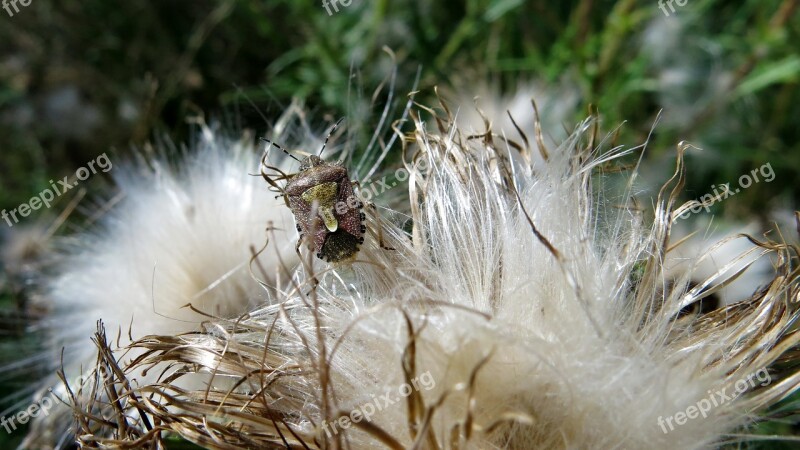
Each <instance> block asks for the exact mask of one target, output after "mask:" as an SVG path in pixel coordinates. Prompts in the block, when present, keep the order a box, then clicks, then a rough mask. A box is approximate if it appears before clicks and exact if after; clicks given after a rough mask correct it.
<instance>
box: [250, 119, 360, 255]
mask: <svg viewBox="0 0 800 450" xmlns="http://www.w3.org/2000/svg"><path fill="white" fill-rule="evenodd" d="M342 120H343V119H340V120H339V121H338V122H336V124H335V125H334V126H333V128H332V129H331V131H330V132H329V133H328V136H327V137H326V138H325V142H324V143H323V144H322V149H321V150H320V151H319V154H317V155H309V156H307V157H305V158H303V159H302V160H300V159H297V158H296V157H295V156H294V155H292V154H291V153H289V152H288V151H286V150H285V149H283V148H282V147H281V146H280V145H277V144H275V143H273V142H272V141H269V140H268V139H264V138H261V139H262V140H263V141H266V142H267V143H268V144H269V145H274V146H275V147H277V148H278V149H280V150H282V151H283V152H284V153H286V154H287V155H289V156H290V157H292V158H293V159H295V160H296V161H298V162H299V163H300V171H299V172H297V173H296V174H292V175H288V174H285V173H284V172H282V171H280V170H279V169H277V168H275V167H271V166H267V165H266V164H265V161H266V157H267V154H266V152H265V154H264V157H263V158H262V160H261V163H262V164H261V165H262V168H261V176H263V177H264V179H265V180H266V181H267V183H269V184H270V185H271V186H272V187H274V188H276V189H277V191H278V192H280V193H281V194H282V196H283V198H284V201H285V202H286V206H288V207H289V209H291V211H292V214H293V215H294V219H295V222H296V226H297V231H298V232H299V233H300V239H299V240H298V241H297V246H296V250H297V251H298V253H299V252H300V245H301V244H302V242H303V240H304V239H308V246H309V248H310V249H311V250H313V251H314V252H315V253H316V256H317V258H319V259H322V260H324V261H327V262H330V263H339V262H346V261H349V260H352V259H354V258H355V256H356V254H357V253H358V251H359V246H360V245H361V244H363V243H364V234H365V233H366V231H367V228H366V226H365V225H364V221H365V219H366V217H365V215H364V213H363V212H362V208H363V207H364V204H363V203H362V202H361V201H360V200H359V199H358V198H357V197H356V194H355V191H354V190H353V185H354V184H356V183H355V182H353V181H351V180H350V177H349V176H348V174H347V169H346V168H345V167H344V166H343V165H342V164H341V163H340V162H336V163H329V162H326V161H324V160H323V159H322V158H321V157H320V156H321V155H322V152H323V151H325V146H326V145H327V144H328V139H330V137H331V135H332V134H333V133H334V131H336V128H337V127H338V126H339V124H340V123H341V122H342ZM264 167H266V168H268V169H271V170H275V171H276V172H278V173H279V174H280V176H279V177H274V178H272V177H270V176H269V175H268V174H267V173H265V172H264ZM276 180H286V184H285V185H284V186H283V187H280V186H279V185H278V184H277V183H276Z"/></svg>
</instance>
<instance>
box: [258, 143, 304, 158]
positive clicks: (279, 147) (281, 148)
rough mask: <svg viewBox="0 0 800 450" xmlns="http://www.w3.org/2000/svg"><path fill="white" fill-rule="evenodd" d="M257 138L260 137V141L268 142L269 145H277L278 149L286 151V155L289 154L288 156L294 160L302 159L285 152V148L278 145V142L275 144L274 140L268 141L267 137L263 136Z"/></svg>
mask: <svg viewBox="0 0 800 450" xmlns="http://www.w3.org/2000/svg"><path fill="white" fill-rule="evenodd" d="M259 139H261V140H262V141H264V142H266V143H267V144H269V145H274V146H275V147H278V149H279V150H282V151H283V153H286V154H287V155H289V156H290V157H291V158H292V159H293V160H295V161H297V162H302V161H300V160H299V159H297V157H296V156H294V155H293V154H291V153H289V152H287V151H286V149H285V148H283V147H281V146H280V145H278V144H276V143H274V142H272V141H270V140H269V139H267V138H263V137H262V138H259Z"/></svg>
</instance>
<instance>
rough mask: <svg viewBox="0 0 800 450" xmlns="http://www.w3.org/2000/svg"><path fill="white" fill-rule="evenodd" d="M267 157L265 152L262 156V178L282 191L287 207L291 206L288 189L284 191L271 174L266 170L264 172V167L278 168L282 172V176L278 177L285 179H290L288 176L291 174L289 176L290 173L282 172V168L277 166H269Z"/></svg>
mask: <svg viewBox="0 0 800 450" xmlns="http://www.w3.org/2000/svg"><path fill="white" fill-rule="evenodd" d="M266 159H267V155H266V153H265V154H264V156H263V157H262V158H261V177H262V178H264V180H265V181H266V182H267V183H269V185H270V186H272V187H274V188H275V189H277V190H278V192H280V193H281V195H283V202H284V203H286V207H287V208H289V197H288V196H287V195H286V191H284V190H283V188H282V187H280V186H278V183H276V182H275V180H273V179H272V178H270V176H269V174H267V173H266V172H264V167H266V168H268V169H272V170H276V171H277V172H278V173H280V174H281V176H280V177H278V179H283V180H285V179H288V178H289V176H288V175H286V174H285V173H283V172H282V171H281V170H280V169H278V168H277V167H272V166H268V165H266ZM276 198H277V197H276Z"/></svg>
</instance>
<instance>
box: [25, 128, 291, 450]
mask: <svg viewBox="0 0 800 450" xmlns="http://www.w3.org/2000/svg"><path fill="white" fill-rule="evenodd" d="M254 141H255V139H254V137H253V136H252V135H250V136H240V137H239V138H237V139H234V138H230V137H228V136H226V135H225V134H224V133H221V132H218V131H216V130H212V129H211V128H209V127H207V126H205V125H202V129H201V133H199V135H198V138H197V142H196V143H195V145H194V146H193V148H192V149H191V151H186V152H183V154H182V155H174V154H172V155H169V157H171V158H173V160H174V159H177V162H169V161H168V159H167V158H168V156H166V155H163V154H162V155H156V156H150V157H144V156H141V157H140V158H139V159H138V160H136V161H126V162H122V161H114V163H115V166H114V170H113V171H112V174H113V176H114V180H115V182H116V185H117V188H118V194H117V198H118V199H119V201H118V202H114V204H113V206H112V207H111V208H110V209H109V211H108V212H107V213H106V214H104V215H103V217H102V218H101V220H100V221H99V223H98V224H97V226H95V227H92V228H90V229H89V230H86V231H84V232H82V233H78V234H75V235H72V236H69V237H66V238H62V240H61V241H60V242H58V246H59V251H58V253H59V265H58V266H57V267H55V268H54V269H53V270H54V275H53V276H52V277H50V278H48V279H47V281H46V286H45V292H44V293H43V294H44V295H43V296H42V297H43V299H44V301H45V302H46V303H47V304H48V306H49V309H50V311H49V312H48V314H47V317H46V319H44V326H45V329H46V330H47V332H48V335H49V348H50V349H51V351H52V353H53V358H52V361H53V363H54V364H60V362H61V361H62V358H61V349H62V348H64V356H63V363H64V369H65V373H66V378H67V380H68V381H69V382H70V384H71V385H72V389H77V388H78V385H79V384H81V383H83V381H82V380H81V378H80V375H82V374H83V375H84V376H87V377H88V376H89V375H91V369H92V368H93V367H94V364H95V361H96V354H97V349H96V347H95V346H94V345H93V343H92V341H91V339H92V336H93V335H94V332H95V331H96V329H97V321H98V320H102V321H103V323H104V324H105V326H106V328H107V329H108V331H109V334H110V335H111V336H112V338H113V339H114V341H115V342H114V344H115V346H116V345H117V344H119V345H120V346H122V347H124V346H126V345H127V344H129V343H130V339H129V333H130V336H131V337H133V339H139V338H142V337H144V336H147V335H150V334H154V335H176V334H179V333H182V332H186V331H191V330H196V329H199V327H200V323H201V322H202V321H204V320H207V319H208V317H207V316H205V315H204V314H210V315H214V316H217V317H226V318H236V317H239V316H241V315H242V314H245V313H246V312H247V311H249V310H250V309H252V308H254V307H255V306H256V305H259V304H261V303H262V302H264V301H265V298H267V297H268V294H265V289H264V288H262V287H261V286H260V285H259V284H258V283H257V282H256V281H254V278H253V276H252V275H251V272H250V264H249V262H250V259H251V257H252V252H251V248H254V249H255V250H256V251H258V250H259V249H261V248H262V247H264V245H265V244H266V243H267V238H268V237H269V236H270V233H268V232H267V227H268V226H269V225H270V224H271V225H272V227H273V228H274V231H273V232H272V236H274V237H278V238H279V239H280V241H279V242H280V243H279V244H277V245H276V244H274V243H271V244H270V246H269V248H270V249H269V251H265V252H263V253H262V254H261V255H260V256H259V258H258V262H257V263H256V262H254V263H253V264H252V270H253V273H254V274H255V276H256V277H258V278H259V279H262V281H263V282H265V283H266V284H267V285H273V286H274V284H275V283H276V282H277V279H276V276H277V273H278V272H277V270H276V269H277V267H279V264H278V255H279V254H280V256H281V258H283V260H284V261H285V263H287V264H290V265H292V264H295V263H296V259H297V258H296V254H295V251H294V245H293V244H292V243H291V242H290V241H291V239H292V238H291V237H290V236H293V235H294V234H295V231H294V221H293V218H292V216H291V213H290V211H289V210H288V209H287V208H286V207H285V205H284V204H283V200H282V199H280V198H278V199H276V198H275V193H273V192H270V191H269V190H268V189H267V188H268V185H267V183H266V182H265V181H264V180H263V179H262V178H261V176H251V175H250V174H258V172H259V164H260V159H261V156H262V153H261V151H262V149H263V145H262V147H261V148H259V147H256V146H255V145H254V143H253V142H254ZM271 155H275V152H272V154H271ZM277 156H278V161H282V160H283V159H284V157H283V156H282V155H277ZM259 265H260V266H261V267H264V268H265V272H261V271H260V269H259ZM266 292H269V289H267V290H266ZM188 304H191V305H192V306H193V307H194V308H195V309H197V310H199V311H202V312H203V313H204V314H200V313H197V312H194V311H192V310H191V309H190V308H189V307H188V306H187V305H188ZM118 334H119V340H117V335H118ZM137 354H138V352H136V351H134V352H128V353H125V352H124V351H119V352H118V357H119V358H120V360H121V361H129V360H131V359H132V358H133V357H135V356H136V355H137ZM123 355H124V356H123ZM55 368H58V367H54V369H55ZM158 372H159V370H153V371H152V372H151V374H148V376H147V377H144V378H138V381H139V382H143V383H146V382H148V381H154V380H155V377H156V376H158V375H159V373H158ZM205 378H206V377H205V376H203V377H202V378H195V379H194V381H192V380H191V379H190V378H186V377H184V378H183V379H181V381H180V384H181V385H184V386H191V387H194V388H197V387H199V385H198V383H199V382H200V380H202V379H205ZM45 385H46V386H48V387H49V386H52V387H54V388H55V392H56V393H57V394H58V395H59V396H60V397H61V398H65V399H66V398H67V395H66V391H65V388H64V386H63V385H62V384H61V383H60V382H59V381H58V380H57V379H56V378H55V376H53V377H52V378H50V379H49V380H45ZM87 388H88V385H85V386H84V389H87ZM40 395H41V394H40ZM60 413H61V414H53V413H51V414H50V416H49V417H42V418H41V419H40V420H39V423H37V424H35V426H34V429H33V431H32V432H31V435H30V436H29V439H34V441H33V443H29V445H37V446H44V445H51V444H52V443H53V442H55V440H56V439H63V436H61V434H62V433H64V431H65V428H66V425H68V423H69V422H70V421H71V420H70V419H69V418H68V417H64V415H65V414H66V410H65V409H62V410H61V411H60ZM45 443H47V444H45Z"/></svg>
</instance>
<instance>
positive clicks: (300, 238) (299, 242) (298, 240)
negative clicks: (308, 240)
mask: <svg viewBox="0 0 800 450" xmlns="http://www.w3.org/2000/svg"><path fill="white" fill-rule="evenodd" d="M302 243H303V234H302V233H300V237H299V238H298V239H297V243H296V244H294V251H295V252H297V257H298V258H300V259H301V260H302V258H303V255H301V254H300V245H301V244H302Z"/></svg>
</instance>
